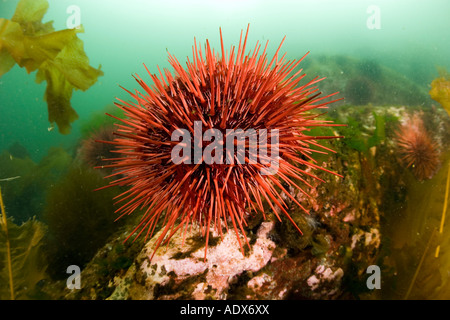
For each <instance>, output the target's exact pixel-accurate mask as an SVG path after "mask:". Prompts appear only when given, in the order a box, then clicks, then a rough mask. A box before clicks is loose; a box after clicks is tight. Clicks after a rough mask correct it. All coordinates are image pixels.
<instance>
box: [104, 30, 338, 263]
mask: <svg viewBox="0 0 450 320" xmlns="http://www.w3.org/2000/svg"><path fill="white" fill-rule="evenodd" d="M247 35H248V28H247V32H246V33H245V37H244V38H243V37H242V36H243V34H242V32H241V37H240V40H239V47H238V49H237V51H236V48H235V47H234V46H232V47H231V49H230V51H229V52H228V51H227V52H225V49H224V45H223V38H222V31H221V30H220V42H221V52H220V53H221V55H219V53H218V52H215V51H214V50H212V49H211V47H210V44H209V42H208V40H206V45H205V52H202V50H201V47H199V46H197V43H196V41H195V39H194V42H195V45H194V46H193V47H192V56H193V57H192V61H191V60H190V59H189V58H188V59H187V63H186V67H185V68H183V67H182V66H181V64H180V63H179V62H178V60H177V59H176V58H175V57H174V56H172V55H170V54H169V62H170V64H171V66H172V67H173V69H174V71H175V76H174V75H172V74H171V72H170V71H168V70H166V69H164V70H163V71H164V73H163V72H161V70H160V69H159V67H158V71H159V77H158V75H154V74H151V73H150V72H149V71H148V69H147V68H146V67H145V68H146V69H147V72H148V73H149V75H150V78H151V79H152V81H153V86H152V87H150V86H149V85H147V84H146V83H145V82H144V81H143V80H142V79H141V78H140V77H139V76H138V75H136V76H135V79H136V81H137V82H138V83H139V85H140V86H141V87H142V88H143V89H144V91H145V92H144V93H140V92H138V91H136V92H135V93H133V92H130V91H128V90H126V89H125V90H126V91H127V92H128V93H129V94H130V95H131V96H132V97H133V98H134V99H135V100H136V102H125V101H122V100H120V99H118V100H119V101H120V102H121V103H116V105H117V106H118V107H119V108H121V109H122V110H123V111H124V112H125V116H126V118H125V119H119V118H117V119H118V120H120V121H121V122H122V124H118V125H117V126H118V130H117V132H116V135H117V136H118V138H116V139H115V140H114V141H113V142H112V144H114V145H116V149H117V150H116V151H115V152H117V153H119V154H120V157H118V158H114V159H109V160H110V161H113V162H112V164H110V165H106V166H104V167H111V168H114V169H115V173H114V174H112V175H111V176H116V177H117V179H116V180H115V181H112V182H110V184H109V185H108V186H107V187H110V186H125V187H128V190H127V191H125V192H124V193H122V194H121V195H120V196H119V198H121V199H120V200H119V201H118V202H121V203H123V204H122V206H121V207H120V208H118V209H117V212H120V213H121V216H120V217H122V216H124V215H129V214H131V213H132V212H133V211H135V210H137V209H141V210H144V213H143V216H142V219H141V220H140V223H139V224H138V225H137V226H136V228H135V229H134V231H133V232H132V233H131V234H130V236H131V235H133V234H135V233H137V236H136V237H138V236H139V235H141V234H142V233H143V232H144V230H146V237H149V236H151V235H152V234H153V232H154V230H155V227H156V224H157V222H158V221H159V220H160V219H162V218H163V219H164V221H163V226H162V228H163V231H162V233H161V234H160V236H159V238H158V239H157V241H156V244H155V248H154V252H155V251H156V249H157V248H158V247H159V246H160V245H161V244H162V243H163V241H166V242H168V241H169V240H170V238H171V237H172V236H173V235H174V234H175V232H177V231H178V230H180V229H181V230H183V229H184V230H183V232H184V236H185V234H186V230H187V227H188V225H191V224H192V223H197V224H198V225H199V226H200V227H201V230H202V234H203V235H204V236H205V237H206V249H205V259H206V253H207V248H208V239H209V233H210V227H212V226H213V225H214V228H215V230H216V232H218V234H220V235H221V236H222V231H223V228H224V227H225V228H226V229H228V224H229V223H230V225H232V226H233V228H234V230H235V232H236V235H237V238H238V241H239V245H240V247H241V250H242V252H244V250H243V245H242V243H241V241H240V237H239V230H241V232H242V233H243V235H244V238H245V240H246V241H247V244H248V240H247V239H246V237H245V231H244V227H245V226H246V224H247V222H246V220H247V218H248V216H249V215H250V213H256V212H260V213H261V214H263V215H264V204H267V205H268V207H270V208H271V209H272V210H273V213H274V214H275V215H276V216H277V218H278V219H280V217H279V215H278V214H277V210H275V207H278V208H280V209H281V212H282V213H283V214H284V215H285V216H286V217H287V218H288V219H289V220H290V221H291V222H292V223H293V224H294V226H295V227H296V228H297V229H298V231H299V232H301V230H300V228H299V227H298V226H297V225H296V224H295V223H294V221H293V220H292V218H291V217H290V215H289V213H288V211H287V204H286V202H285V201H284V200H283V199H284V198H283V195H282V193H284V194H285V196H287V197H288V198H289V199H290V200H292V201H293V202H295V203H296V204H297V205H298V206H299V207H301V208H302V209H303V210H305V212H307V210H306V209H305V208H303V207H302V205H301V204H300V203H299V202H298V201H297V200H296V198H295V197H294V196H293V195H291V194H290V192H289V191H288V190H289V188H295V189H297V190H298V191H299V192H302V193H304V194H305V195H308V193H307V191H305V190H304V189H303V188H302V187H300V186H299V184H302V185H306V186H307V187H310V185H309V184H308V182H307V181H306V180H305V177H306V176H310V177H313V178H315V179H318V180H321V179H319V178H318V177H317V176H315V175H313V174H312V173H310V172H309V170H306V168H307V167H310V168H312V169H320V170H323V171H327V172H330V173H333V172H331V171H329V170H328V169H325V168H322V167H321V166H319V165H318V164H316V161H315V160H314V159H313V158H312V157H311V155H312V153H314V152H319V153H326V152H327V151H332V150H330V149H328V148H325V147H323V146H321V145H320V144H318V143H317V140H318V139H330V138H336V137H335V136H332V137H323V136H321V137H313V136H308V135H306V134H305V132H306V131H308V130H309V128H310V127H317V126H334V124H332V123H331V122H330V121H323V120H318V119H317V116H318V114H313V113H309V111H311V110H313V109H318V108H326V106H327V105H328V104H330V103H332V102H334V101H337V100H340V99H337V100H334V101H328V102H325V101H324V100H325V99H326V98H329V97H330V96H332V95H334V94H336V93H333V94H330V95H327V96H325V97H319V95H320V92H318V89H317V87H315V86H314V85H315V84H316V83H317V82H319V81H320V80H322V79H318V77H316V78H314V79H313V80H311V81H309V82H308V83H306V84H303V85H299V84H300V81H301V80H302V79H303V78H304V76H305V75H304V74H303V75H301V76H299V74H300V73H301V71H302V70H300V71H298V72H296V73H295V74H292V75H291V73H292V72H293V70H294V69H295V68H296V67H297V66H298V65H299V63H300V62H301V61H302V60H303V58H304V57H305V56H306V55H305V56H304V57H302V58H301V59H300V60H292V61H286V59H285V54H284V55H283V56H282V57H281V58H280V57H279V51H280V49H281V45H282V44H283V41H284V39H283V41H282V42H281V44H280V46H279V47H278V49H277V51H276V53H275V55H274V56H273V58H272V59H271V60H270V62H269V61H268V59H267V54H266V49H267V44H268V42H267V43H266V45H265V47H264V50H263V52H262V54H261V55H258V54H259V52H260V49H261V45H260V44H258V42H257V43H256V45H255V48H254V50H253V52H252V53H249V54H248V55H246V54H245V49H246V47H247ZM242 40H243V41H242ZM196 123H199V124H201V125H202V137H203V142H204V143H203V147H202V148H203V150H204V151H203V152H205V151H206V149H207V148H208V147H210V152H211V144H212V142H211V141H207V140H208V139H205V135H206V132H207V131H208V130H210V129H215V130H218V131H219V132H220V133H221V137H223V141H215V143H219V144H222V145H223V144H224V141H226V138H227V130H230V129H232V130H239V129H242V130H254V131H253V132H261V131H262V130H267V132H277V138H278V139H275V137H274V136H273V134H268V135H267V137H266V141H267V142H268V145H267V150H274V148H275V147H278V156H276V155H273V154H272V153H270V154H268V155H267V156H266V157H264V156H261V153H260V154H259V156H258V157H257V161H256V162H255V161H250V160H251V159H250V156H251V154H250V153H249V149H251V148H252V146H253V147H254V144H253V142H252V139H251V137H249V139H248V140H245V139H244V141H235V140H234V146H235V148H236V149H238V147H239V146H240V145H241V144H244V145H245V147H246V148H245V156H244V157H243V158H244V159H245V160H244V163H239V162H238V161H237V160H238V157H242V156H243V154H242V153H241V154H239V151H238V152H237V153H236V154H235V156H234V158H235V159H236V162H232V163H226V162H225V161H224V157H225V156H223V155H219V159H218V160H219V161H217V162H214V163H212V164H207V163H206V162H205V161H204V160H205V159H204V157H203V158H202V159H201V160H202V161H200V162H198V161H187V162H181V163H177V164H176V163H174V161H172V160H173V159H172V158H171V152H172V150H173V148H174V147H175V146H177V145H179V143H180V142H179V141H173V139H172V134H173V133H174V132H175V131H180V130H181V129H182V130H185V131H187V132H189V133H190V134H191V136H194V134H195V132H194V131H195V130H194V129H195V128H194V127H195V124H196ZM210 138H211V137H210ZM216 139H217V136H216ZM210 140H211V139H210ZM275 144H276V145H275ZM313 146H314V147H319V148H322V149H323V151H319V150H317V148H316V149H315V150H314V149H313V148H312V147H313ZM194 147H195V146H193V147H192V148H194ZM183 148H186V145H184V146H183ZM212 149H213V151H212V152H211V155H212V154H214V155H215V156H217V154H215V152H216V151H217V148H215V147H214V148H212ZM267 150H266V151H267ZM260 151H261V150H260ZM192 154H194V152H192V153H189V156H191V155H192ZM271 156H274V157H275V158H276V161H277V165H278V168H277V171H276V174H262V172H261V171H262V169H264V168H266V169H267V168H269V167H270V164H268V162H267V161H266V160H267V157H271ZM241 159H242V158H241ZM216 160H217V159H216ZM220 161H222V162H220ZM333 174H336V173H333ZM321 181H322V180H321ZM120 217H119V218H120ZM184 236H183V237H184ZM164 239H165V240H164ZM249 247H250V245H249ZM153 254H154V253H153Z"/></svg>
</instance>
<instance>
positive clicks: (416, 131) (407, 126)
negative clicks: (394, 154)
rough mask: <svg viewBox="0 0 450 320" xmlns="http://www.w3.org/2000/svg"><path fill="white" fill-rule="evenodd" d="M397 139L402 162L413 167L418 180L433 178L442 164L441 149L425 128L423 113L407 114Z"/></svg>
mask: <svg viewBox="0 0 450 320" xmlns="http://www.w3.org/2000/svg"><path fill="white" fill-rule="evenodd" d="M395 139H396V142H397V146H398V154H399V160H400V162H401V163H402V164H403V165H404V166H406V167H407V168H409V167H411V168H412V171H413V173H414V176H415V177H416V178H417V179H418V180H420V181H422V180H425V179H431V178H432V177H433V175H434V174H435V173H436V171H437V169H438V167H439V165H440V159H439V151H438V148H437V145H436V143H435V142H434V141H433V140H432V139H431V137H430V136H429V134H428V132H427V130H426V129H425V125H424V123H423V120H422V117H421V114H419V113H414V115H412V116H411V117H409V116H407V117H406V118H405V121H404V122H403V124H402V125H401V127H400V128H399V130H398V131H397V132H396V138H395Z"/></svg>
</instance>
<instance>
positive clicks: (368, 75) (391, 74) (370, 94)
mask: <svg viewBox="0 0 450 320" xmlns="http://www.w3.org/2000/svg"><path fill="white" fill-rule="evenodd" d="M307 62H308V64H307V65H306V67H305V68H304V73H306V79H307V80H310V79H311V75H320V76H321V77H327V81H325V82H324V83H323V85H322V86H321V91H322V92H324V93H330V92H336V91H338V92H343V93H344V96H345V99H344V100H343V101H340V102H336V103H334V104H333V108H335V107H337V106H342V105H345V104H353V105H366V104H367V103H371V104H373V105H410V106H423V105H427V104H429V102H430V101H431V100H430V97H429V96H428V94H427V91H426V89H425V88H423V87H422V86H420V85H418V84H416V83H415V82H413V81H411V80H410V79H408V78H407V77H405V76H404V75H402V74H400V73H398V72H396V71H394V70H392V69H390V68H388V67H386V66H383V65H382V64H381V63H378V62H377V61H375V60H359V59H356V58H352V57H349V56H344V55H336V56H326V55H316V56H311V57H309V58H308V61H307ZM301 67H303V66H301Z"/></svg>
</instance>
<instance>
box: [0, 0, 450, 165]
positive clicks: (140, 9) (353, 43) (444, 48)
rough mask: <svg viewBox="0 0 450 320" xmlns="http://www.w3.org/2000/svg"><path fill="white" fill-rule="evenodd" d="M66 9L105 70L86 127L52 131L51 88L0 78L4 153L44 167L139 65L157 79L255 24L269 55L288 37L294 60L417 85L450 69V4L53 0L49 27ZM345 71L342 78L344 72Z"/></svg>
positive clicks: (85, 106) (10, 6) (84, 96)
mask: <svg viewBox="0 0 450 320" xmlns="http://www.w3.org/2000/svg"><path fill="white" fill-rule="evenodd" d="M17 3H18V1H14V0H3V1H1V2H0V16H1V17H4V18H10V17H11V16H12V15H13V13H14V10H15V7H16V5H17ZM372 4H375V5H377V6H378V8H379V10H380V25H379V27H380V29H369V28H368V27H367V21H368V20H369V19H370V17H371V15H372V14H371V13H367V9H368V8H369V6H370V5H372ZM70 5H76V6H78V7H79V9H80V13H81V23H82V24H83V26H84V28H85V33H83V34H79V37H80V39H82V40H83V42H84V49H85V52H86V53H87V55H88V57H89V60H90V64H91V65H92V66H93V67H97V66H98V65H100V64H101V65H102V70H103V71H104V73H105V75H104V76H103V77H100V78H99V81H98V82H97V83H96V84H95V85H94V86H93V87H91V88H90V89H89V90H88V91H86V92H80V91H76V92H74V95H73V97H72V106H73V107H74V109H75V110H76V111H77V113H78V114H79V116H80V119H79V120H78V121H77V122H75V123H74V126H73V130H72V133H71V134H70V135H68V136H61V135H60V134H59V133H58V132H57V130H54V131H50V132H49V131H48V130H47V129H48V128H49V126H50V125H49V123H48V121H47V111H46V104H45V102H44V101H43V94H44V91H45V84H44V83H42V84H36V83H35V82H34V75H28V74H27V73H26V71H25V70H24V69H21V68H19V67H18V66H15V67H14V68H13V69H12V70H10V71H9V72H8V73H7V74H5V75H4V76H3V77H2V78H1V79H0V81H1V82H0V83H1V85H0V109H1V118H0V120H1V121H0V125H1V127H0V128H1V130H0V150H3V149H5V148H7V147H8V146H9V145H10V144H12V143H14V142H16V141H18V142H20V143H21V144H22V145H24V146H25V147H26V148H27V149H28V151H29V153H30V154H31V156H32V158H33V159H35V160H39V159H41V158H42V157H43V156H44V155H45V154H46V152H47V150H48V148H49V147H50V146H54V145H61V146H64V147H70V145H71V144H72V143H73V142H74V141H76V139H77V137H78V134H79V125H80V124H81V123H82V122H83V120H86V119H87V118H88V117H89V115H90V114H91V113H92V112H93V111H95V110H101V109H102V108H103V107H104V106H105V105H107V104H111V103H113V102H114V101H115V97H122V98H124V97H126V93H125V92H124V91H123V90H121V89H120V88H119V87H118V86H119V85H122V86H124V87H126V88H128V89H134V88H135V87H136V83H135V82H134V80H133V79H132V77H131V74H134V73H138V74H140V75H144V74H145V69H144V67H143V63H145V64H146V65H147V66H148V67H149V69H150V71H152V72H156V71H157V69H156V65H159V66H160V67H168V62H167V52H166V50H168V51H169V52H170V53H171V54H174V55H175V56H176V57H177V58H178V59H179V60H180V61H181V62H182V61H183V60H184V59H185V58H186V57H187V56H190V55H191V54H192V53H191V48H192V45H193V43H194V41H193V40H194V37H196V39H197V41H198V42H201V43H204V41H205V39H209V41H210V42H211V45H212V47H214V48H220V42H219V27H221V28H222V32H223V36H224V45H225V47H226V48H229V47H230V46H231V45H232V44H233V45H237V44H238V41H239V34H240V31H241V30H242V29H244V30H245V28H246V27H247V24H248V23H250V33H249V39H248V44H249V48H251V49H253V47H254V44H255V43H256V41H257V40H259V41H260V42H263V43H264V42H265V41H267V40H269V47H268V55H269V56H271V54H273V53H274V51H275V50H276V48H277V47H278V45H279V43H280V41H281V40H282V38H283V37H284V36H286V41H285V43H284V45H283V48H282V52H286V53H287V57H288V58H289V59H293V58H299V57H300V56H302V55H303V54H305V53H306V52H307V51H311V57H314V56H315V55H318V54H327V55H334V54H344V55H348V56H351V57H358V58H370V59H375V60H376V61H378V62H379V63H381V64H382V65H385V66H388V67H391V68H394V69H395V70H398V71H399V72H401V73H403V74H404V75H405V76H406V77H410V78H411V79H413V80H414V81H416V82H419V84H421V85H426V84H429V83H430V82H431V80H432V79H433V78H435V77H436V76H437V70H436V67H437V66H443V67H447V69H450V59H448V57H449V56H450V31H449V30H450V20H449V19H448V13H449V11H450V3H449V2H448V1H446V0H440V1H437V0H433V1H417V0H416V1H406V0H405V1H387V0H386V1H376V3H375V2H373V1H361V0H355V1H331V0H330V1H256V0H255V1H237V0H235V1H206V0H205V1H143V0H142V1H136V0H131V1H118V0H115V1H106V0H96V1H87V0H86V1H65V0H58V1H56V0H55V1H49V10H48V12H47V14H46V15H45V16H44V19H43V21H50V20H53V21H54V27H55V29H56V30H61V29H64V28H66V23H67V20H68V19H69V18H70V16H71V14H68V13H66V10H67V8H68V7H69V6H70ZM182 64H183V62H182ZM344 71H345V70H344Z"/></svg>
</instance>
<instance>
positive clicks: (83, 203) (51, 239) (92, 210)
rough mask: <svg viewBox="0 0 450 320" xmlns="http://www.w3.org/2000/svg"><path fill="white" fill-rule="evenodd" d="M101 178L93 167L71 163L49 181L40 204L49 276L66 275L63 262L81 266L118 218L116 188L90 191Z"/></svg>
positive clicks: (101, 243) (102, 240) (95, 250)
mask: <svg viewBox="0 0 450 320" xmlns="http://www.w3.org/2000/svg"><path fill="white" fill-rule="evenodd" d="M103 185H104V180H103V178H102V176H101V175H99V174H98V173H97V172H96V171H94V170H93V169H91V168H89V167H86V166H83V165H73V166H72V167H71V168H70V169H69V171H68V172H67V174H66V175H65V176H64V177H63V178H62V180H61V181H59V182H58V183H56V184H55V185H53V186H52V187H51V188H50V190H49V193H48V197H47V201H46V206H45V208H44V219H45V222H46V223H47V224H48V229H49V236H48V246H47V251H48V255H49V264H50V266H51V267H52V268H51V276H52V277H56V278H58V277H62V276H66V274H65V270H66V268H67V266H69V265H72V264H75V265H78V266H80V267H84V266H85V265H86V263H88V262H89V260H90V259H91V258H92V257H93V256H94V254H95V253H96V252H97V250H98V249H99V248H100V247H101V246H103V245H104V244H105V243H106V241H107V239H108V237H110V236H111V235H112V234H113V233H114V231H115V230H117V228H118V226H119V225H121V223H120V222H116V223H115V222H114V219H115V218H116V217H115V216H114V210H115V208H114V205H113V200H112V199H113V198H114V197H115V196H116V195H117V190H113V189H105V190H99V191H94V190H95V189H96V188H99V187H101V186H103Z"/></svg>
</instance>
